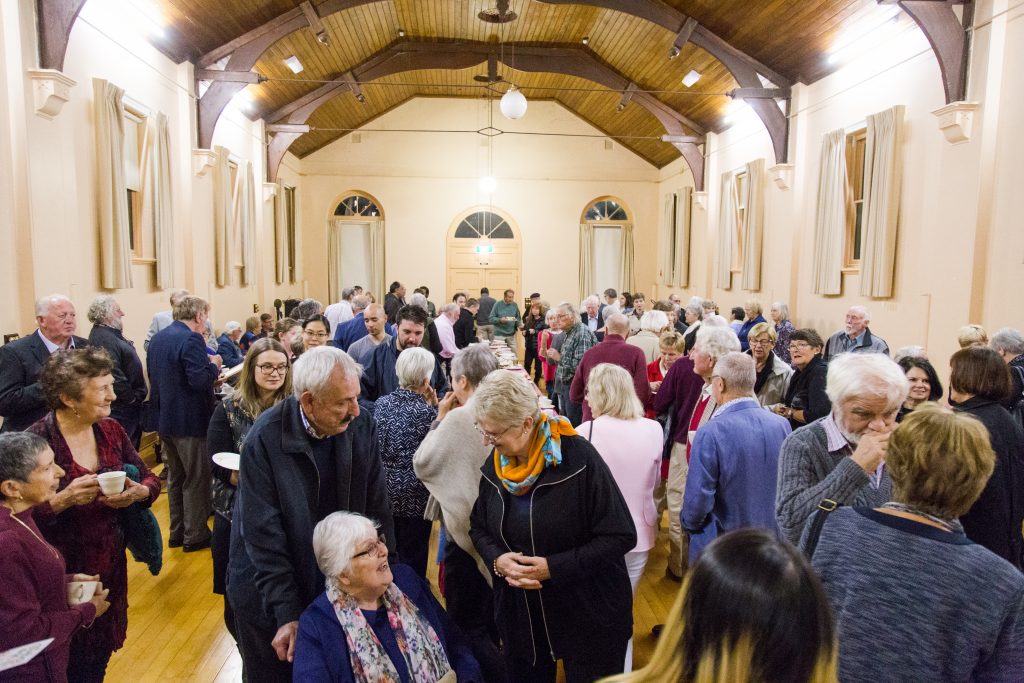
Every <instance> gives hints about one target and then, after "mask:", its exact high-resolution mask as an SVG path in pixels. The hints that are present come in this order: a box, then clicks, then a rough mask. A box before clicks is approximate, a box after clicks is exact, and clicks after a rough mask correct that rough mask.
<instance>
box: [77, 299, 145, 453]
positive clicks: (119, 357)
mask: <svg viewBox="0 0 1024 683" xmlns="http://www.w3.org/2000/svg"><path fill="white" fill-rule="evenodd" d="M123 317H124V311H123V310H121V306H120V305H119V304H118V303H117V300H116V299H115V298H114V297H112V296H110V295H109V294H102V295H100V296H98V297H96V298H95V299H93V302H92V304H91V305H90V306H89V322H91V323H92V331H91V332H90V333H89V344H90V345H92V346H99V347H102V348H104V349H106V350H107V353H109V354H110V358H111V360H113V361H114V373H113V374H114V393H115V394H117V398H116V399H114V402H113V403H112V404H111V405H110V417H112V418H114V419H115V420H117V421H118V422H120V423H121V426H122V427H124V431H125V432H127V433H128V437H129V438H130V439H131V440H132V445H134V446H135V450H139V444H140V441H141V439H142V405H143V403H144V402H145V400H146V394H148V393H149V388H148V387H147V386H146V377H145V375H144V374H143V372H142V359H140V358H139V353H138V351H136V350H135V344H133V343H132V341H131V340H129V339H125V338H124V332H123V329H124V327H123V324H122V322H121V318H123Z"/></svg>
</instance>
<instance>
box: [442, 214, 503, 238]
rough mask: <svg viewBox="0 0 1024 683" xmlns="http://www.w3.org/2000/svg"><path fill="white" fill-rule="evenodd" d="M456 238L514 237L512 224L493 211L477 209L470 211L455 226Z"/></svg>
mask: <svg viewBox="0 0 1024 683" xmlns="http://www.w3.org/2000/svg"><path fill="white" fill-rule="evenodd" d="M455 237H456V239H472V240H479V239H492V240H511V239H515V234H514V233H513V232H512V226H510V225H509V224H508V221H506V220H505V219H504V218H502V217H501V216H500V215H499V214H496V213H494V212H493V211H477V212H475V213H471V214H469V215H468V216H466V217H465V218H463V219H462V221H461V222H460V223H459V226H458V227H457V228H455Z"/></svg>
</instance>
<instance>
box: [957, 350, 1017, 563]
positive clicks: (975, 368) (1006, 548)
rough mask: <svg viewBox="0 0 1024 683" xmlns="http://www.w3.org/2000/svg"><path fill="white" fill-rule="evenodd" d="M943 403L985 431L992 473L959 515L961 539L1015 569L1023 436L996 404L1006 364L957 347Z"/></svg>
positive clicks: (987, 353) (1006, 383)
mask: <svg viewBox="0 0 1024 683" xmlns="http://www.w3.org/2000/svg"><path fill="white" fill-rule="evenodd" d="M949 364H950V368H951V370H950V375H949V402H950V405H952V406H953V409H954V410H957V411H959V412H963V413H967V414H969V415H971V416H973V417H975V418H977V419H978V420H979V421H980V422H981V423H982V424H983V425H985V429H986V430H988V436H989V443H990V444H991V447H992V450H993V451H995V454H996V464H995V470H994V471H993V473H992V478H991V479H989V480H988V485H987V486H985V489H984V490H983V491H982V492H981V495H980V496H978V500H977V502H976V503H974V505H973V506H971V508H970V510H969V511H967V513H966V514H964V515H963V516H962V517H961V520H960V521H961V522H962V523H963V525H964V532H965V533H966V534H967V538H969V539H971V540H972V541H974V542H975V543H978V544H979V545H983V546H985V547H986V548H988V549H989V550H991V551H992V552H994V553H995V554H996V555H999V556H1000V557H1002V558H1003V559H1005V560H1006V561H1008V562H1010V563H1012V564H1013V565H1014V566H1016V567H1017V568H1018V569H1020V568H1021V567H1022V566H1024V564H1022V560H1024V557H1022V551H1024V547H1022V546H1024V541H1022V538H1021V529H1022V526H1021V523H1022V521H1024V496H1022V495H1021V492H1024V434H1022V432H1021V428H1020V425H1018V424H1017V423H1016V422H1015V421H1014V420H1013V417H1012V416H1011V415H1010V414H1009V413H1008V412H1007V411H1006V409H1005V408H1003V406H1002V405H1001V402H1002V401H1003V400H1005V398H1006V395H1007V393H1009V391H1010V378H1009V376H1008V373H1007V371H1006V365H1005V364H1004V363H1003V361H1002V359H1000V358H999V355H998V354H997V353H996V352H995V351H993V350H992V349H986V348H983V347H977V346H975V347H971V348H966V349H960V350H959V351H957V352H956V353H954V354H953V357H952V358H950V360H949Z"/></svg>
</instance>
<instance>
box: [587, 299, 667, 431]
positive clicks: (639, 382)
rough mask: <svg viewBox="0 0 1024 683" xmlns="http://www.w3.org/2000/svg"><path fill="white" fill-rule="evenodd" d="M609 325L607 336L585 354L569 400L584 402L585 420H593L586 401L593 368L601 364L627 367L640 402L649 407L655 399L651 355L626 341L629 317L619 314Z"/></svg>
mask: <svg viewBox="0 0 1024 683" xmlns="http://www.w3.org/2000/svg"><path fill="white" fill-rule="evenodd" d="M605 326H606V327H605V334H604V339H602V340H601V343H600V344H598V345H597V346H593V347H591V348H589V349H587V351H586V353H584V354H583V359H582V360H581V361H580V364H579V367H577V368H576V375H575V376H574V377H573V378H572V385H571V386H570V387H569V400H571V401H575V402H577V403H579V402H581V401H582V403H583V422H587V421H588V420H592V419H593V415H591V413H590V404H588V403H587V400H586V395H587V380H588V379H589V378H590V371H591V370H593V369H594V368H595V367H596V366H597V365H598V364H600V363H612V364H613V365H618V366H619V367H621V368H624V369H625V370H626V372H628V373H629V374H630V375H632V376H633V387H634V388H635V389H636V396H637V398H639V399H640V403H641V404H643V406H644V407H647V404H648V403H649V402H650V400H651V385H650V384H648V382H647V356H646V354H644V352H643V350H642V349H640V347H637V346H633V345H632V344H627V343H626V337H627V336H629V318H627V317H626V316H624V315H623V314H621V313H615V314H613V315H612V316H610V317H609V318H608V319H607V320H606V321H605Z"/></svg>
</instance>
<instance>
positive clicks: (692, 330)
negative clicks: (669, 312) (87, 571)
mask: <svg viewBox="0 0 1024 683" xmlns="http://www.w3.org/2000/svg"><path fill="white" fill-rule="evenodd" d="M702 320H704V308H703V307H702V306H701V305H700V304H699V303H692V302H691V303H689V304H687V305H686V308H684V309H683V322H685V323H686V330H685V331H684V332H683V338H684V339H685V340H686V350H685V352H686V353H690V349H692V348H693V345H694V343H696V341H697V330H699V329H700V324H701V321H702Z"/></svg>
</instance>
